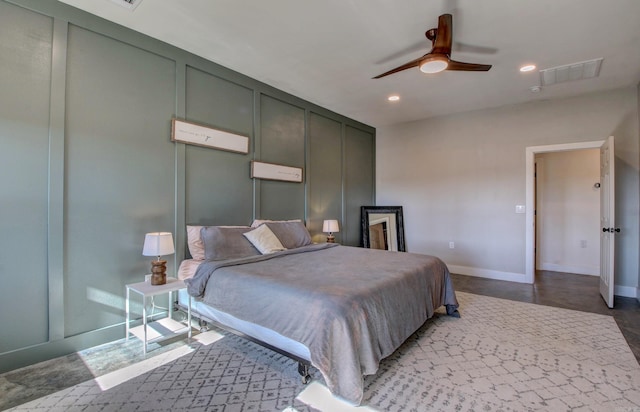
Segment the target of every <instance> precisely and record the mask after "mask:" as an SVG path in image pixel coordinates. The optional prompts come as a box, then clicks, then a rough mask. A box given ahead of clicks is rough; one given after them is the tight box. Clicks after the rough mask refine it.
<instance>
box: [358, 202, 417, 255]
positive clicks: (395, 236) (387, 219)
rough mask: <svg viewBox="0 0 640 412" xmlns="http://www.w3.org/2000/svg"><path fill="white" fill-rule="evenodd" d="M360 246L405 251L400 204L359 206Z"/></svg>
mask: <svg viewBox="0 0 640 412" xmlns="http://www.w3.org/2000/svg"><path fill="white" fill-rule="evenodd" d="M360 219H361V223H362V225H361V232H362V246H363V247H366V248H371V249H383V250H391V251H398V252H406V251H407V249H406V246H405V241H404V217H403V215H402V206H361V207H360Z"/></svg>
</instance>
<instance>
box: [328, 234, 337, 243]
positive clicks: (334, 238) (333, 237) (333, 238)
mask: <svg viewBox="0 0 640 412" xmlns="http://www.w3.org/2000/svg"><path fill="white" fill-rule="evenodd" d="M327 243H336V237H335V236H333V235H332V234H329V236H327Z"/></svg>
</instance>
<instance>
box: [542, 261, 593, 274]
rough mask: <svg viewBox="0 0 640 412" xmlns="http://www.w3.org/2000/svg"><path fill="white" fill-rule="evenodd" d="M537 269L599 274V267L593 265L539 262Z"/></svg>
mask: <svg viewBox="0 0 640 412" xmlns="http://www.w3.org/2000/svg"><path fill="white" fill-rule="evenodd" d="M537 269H538V270H549V271H551V272H562V273H574V274H576V275H589V276H600V267H595V266H594V267H592V266H569V265H558V264H556V263H545V262H540V263H539V264H538V266H537Z"/></svg>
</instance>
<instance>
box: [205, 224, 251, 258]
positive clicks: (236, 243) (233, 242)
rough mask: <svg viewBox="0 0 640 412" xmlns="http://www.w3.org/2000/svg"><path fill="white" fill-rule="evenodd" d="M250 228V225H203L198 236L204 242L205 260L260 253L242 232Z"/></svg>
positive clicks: (241, 256)
mask: <svg viewBox="0 0 640 412" xmlns="http://www.w3.org/2000/svg"><path fill="white" fill-rule="evenodd" d="M250 230H252V229H251V228H250V227H221V226H204V227H203V228H202V229H201V230H200V237H201V238H202V242H203V243H204V258H205V259H206V260H225V259H237V258H243V257H247V256H257V255H260V252H258V249H256V248H255V247H254V246H253V245H252V244H251V242H249V240H248V239H247V238H246V237H244V236H243V233H245V232H248V231H250Z"/></svg>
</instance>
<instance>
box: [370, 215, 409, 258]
mask: <svg viewBox="0 0 640 412" xmlns="http://www.w3.org/2000/svg"><path fill="white" fill-rule="evenodd" d="M370 213H390V214H394V215H395V216H396V237H397V241H398V252H406V251H407V249H406V245H405V241H404V217H403V213H402V206H360V221H361V227H360V230H361V234H362V242H361V246H362V247H365V248H370V247H371V243H370V239H369V214H370Z"/></svg>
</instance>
